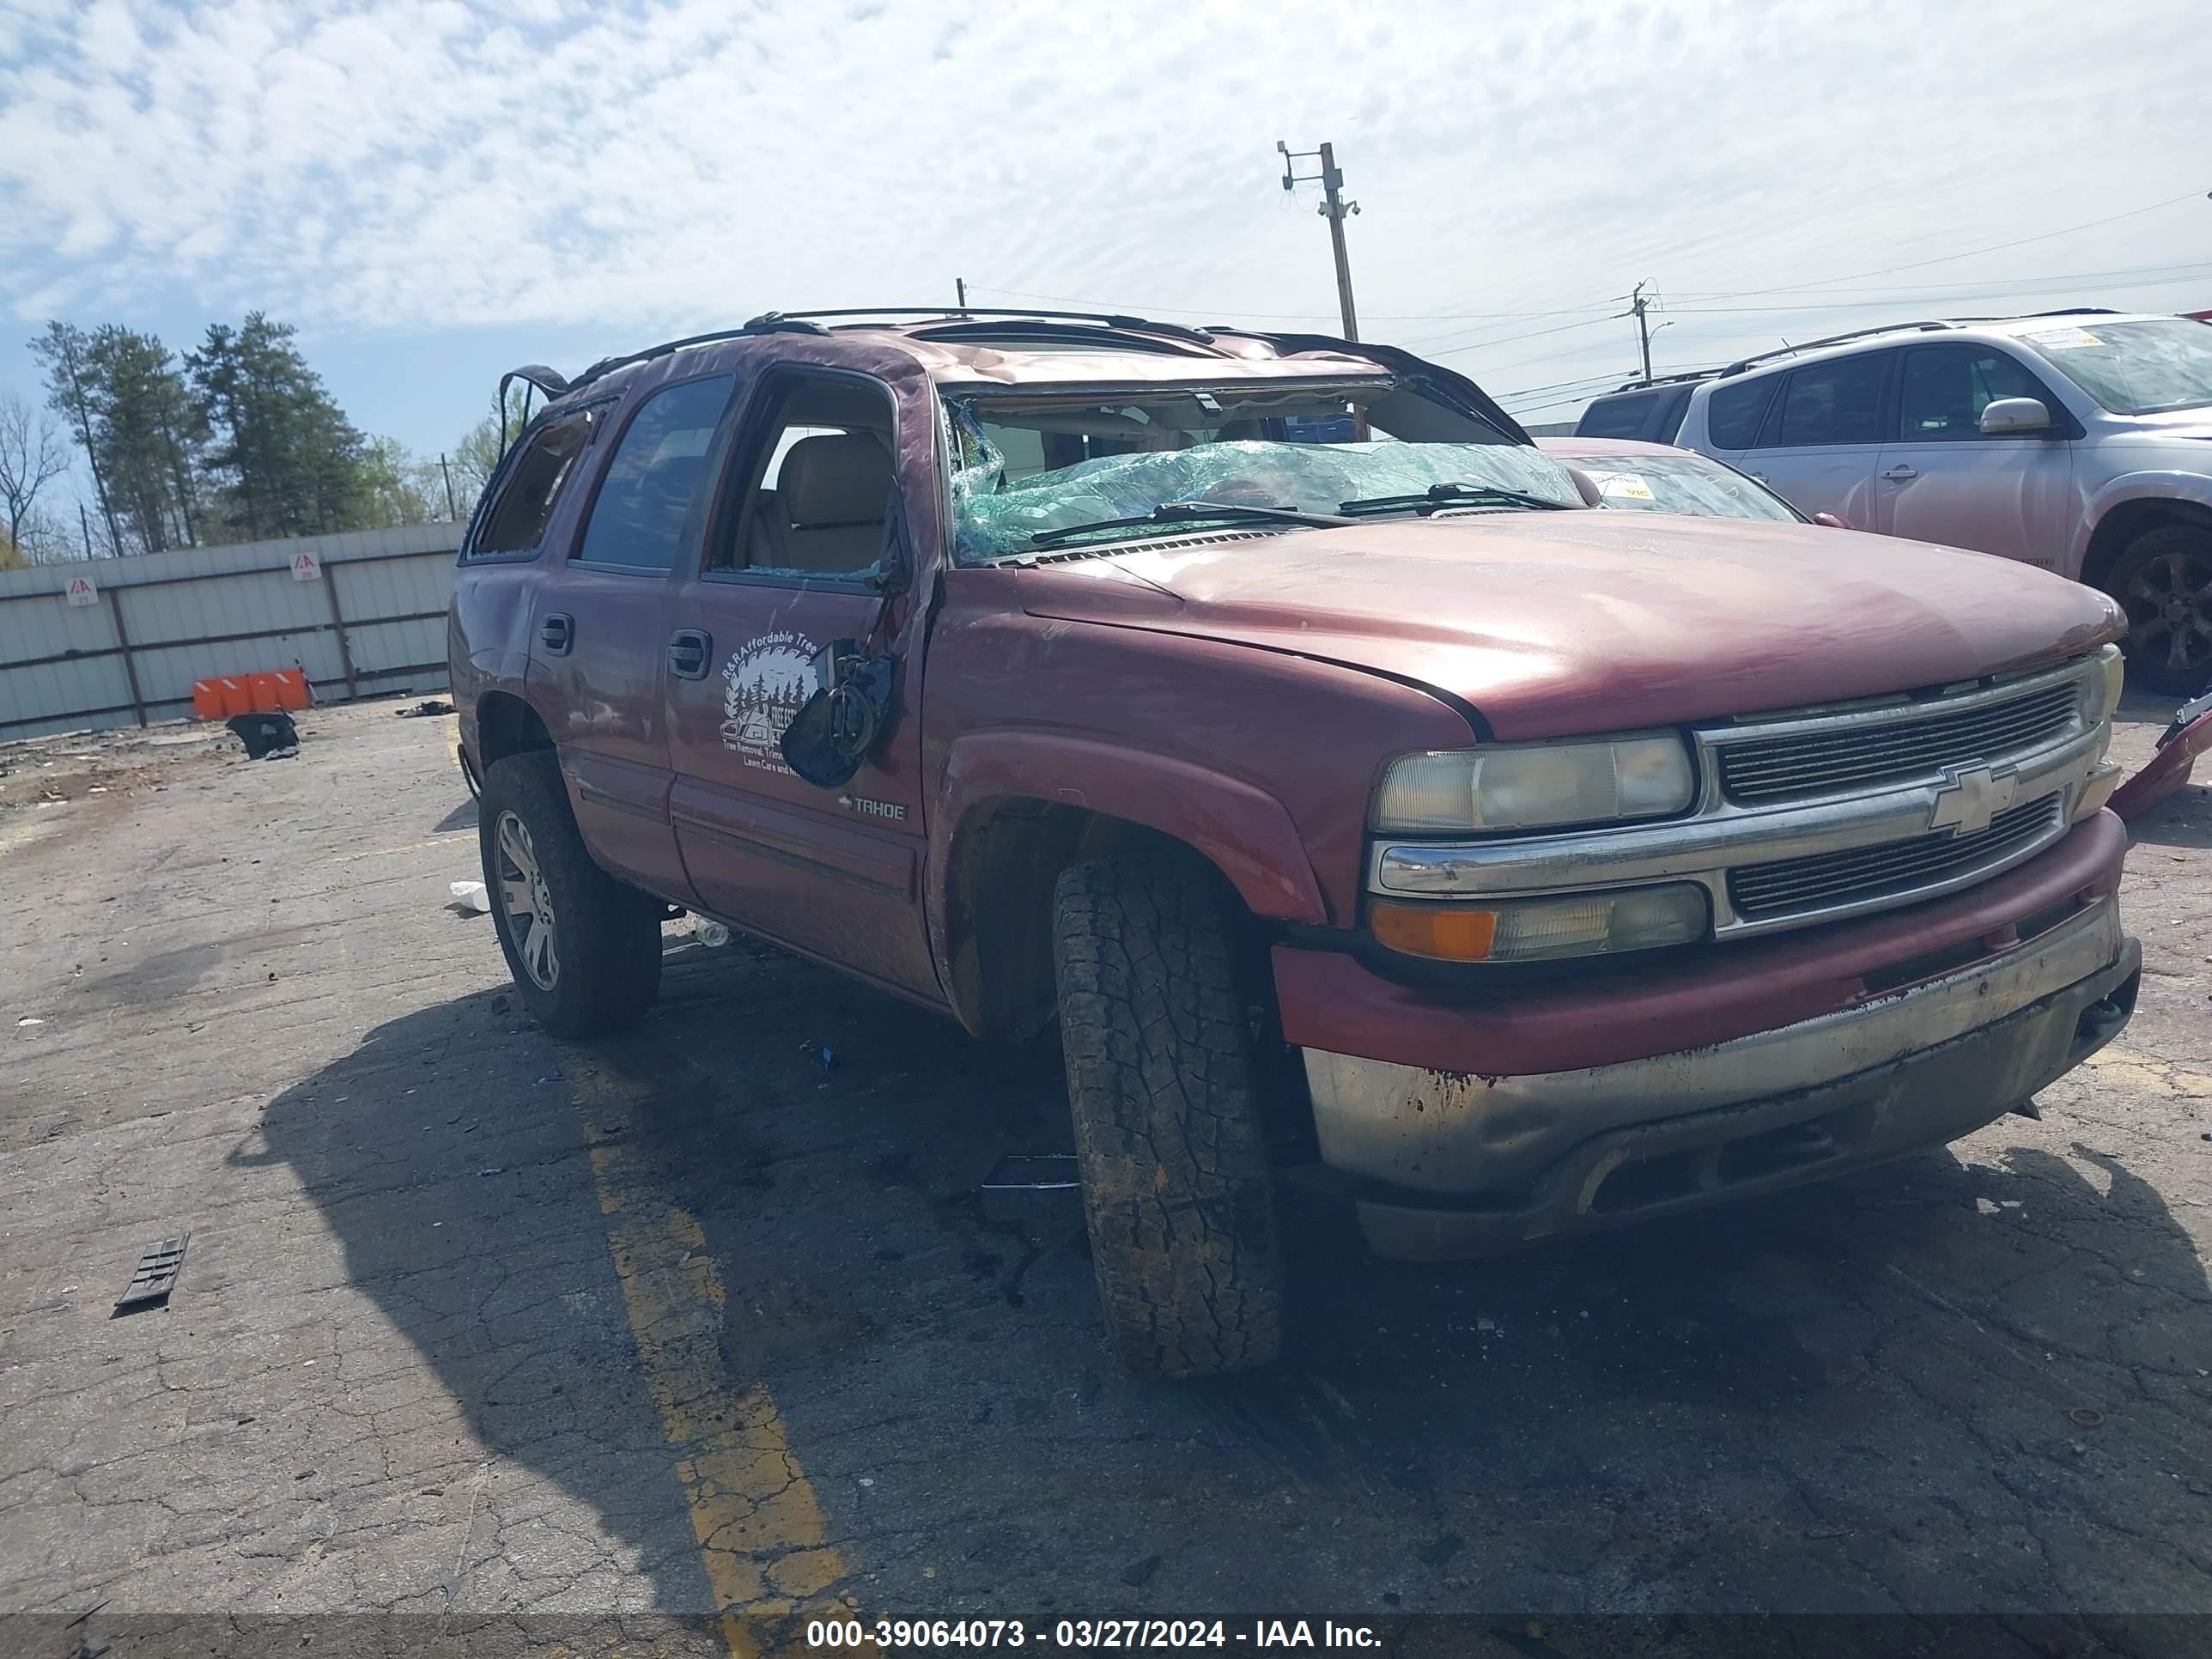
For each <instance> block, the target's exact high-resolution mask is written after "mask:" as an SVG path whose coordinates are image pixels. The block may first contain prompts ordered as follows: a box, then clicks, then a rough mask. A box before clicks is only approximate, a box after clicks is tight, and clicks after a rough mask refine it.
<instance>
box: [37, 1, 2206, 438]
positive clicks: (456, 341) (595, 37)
mask: <svg viewBox="0 0 2212 1659" xmlns="http://www.w3.org/2000/svg"><path fill="white" fill-rule="evenodd" d="M2208 84H2212V29H2208V28H2207V27H2205V18H2204V16H2203V10H2202V7H2201V5H2199V4H2196V3H2192V0H2102V3H2099V4H2096V5H2089V4H2086V3H2083V0H2003V3H1983V0H1953V3H1948V4H1941V5H1938V4H1931V3H1928V0H1911V3H1896V0H1855V3H1827V0H1744V3H1735V0H1694V3H1693V0H1686V3H1679V4H1678V3H1662V0H1644V3H1637V0H1623V3H1604V0H1522V3H1519V4H1516V5H1510V6H1509V5H1505V4H1502V3H1495V0H1492V3H1480V4H1477V3H1469V0H1456V3H1447V4H1443V5H1437V6H1430V5H1427V4H1423V3H1416V0H1367V3H1364V4H1358V3H1344V0H1334V3H1329V4H1326V5H1322V4H1307V3H1302V0H1257V3H1250V4H1245V3H1212V4H1206V3H1198V0H1111V3H1100V4H1090V5H1085V4H1081V3H1073V0H1051V3H1044V4H1035V5H1032V4H1027V3H1019V0H1002V3H998V4H994V5H975V4H957V5H956V4H949V3H927V0H912V3H908V0H884V3H848V4H833V3H825V0H754V3H750V4H738V3H731V0H710V3H694V0H634V3H628V4H623V5H619V6H617V5H587V4H581V3H575V0H501V3H498V4H496V5H484V6H476V5H471V4H465V3H459V0H275V3H264V0H213V3H204V4H190V3H187V4H167V5H155V4H146V3H136V0H96V3H93V4H89V5H81V4H69V3H64V0H0V224H4V225H5V226H6V227H7V228H8V230H9V244H10V246H9V251H8V253H7V256H6V257H5V258H4V259H0V310H4V312H5V313H7V322H8V327H9V331H10V334H9V336H8V337H0V390H13V391H15V392H23V393H30V392H35V391H36V386H35V380H34V377H33V368H32V366H31V363H30V362H29V360H28V358H27V355H26V354H25V353H24V352H23V351H22V350H21V349H20V344H19V343H20V342H21V340H23V339H26V338H27V337H28V336H29V335H31V334H32V333H33V332H34V331H36V329H37V328H38V327H39V326H40V325H41V324H42V323H43V322H44V320H45V319H47V318H49V317H64V318H68V319H73V320H75V321H77V322H79V323H82V324H86V325H92V324H94V323H98V322H103V321H118V322H126V323H130V324H132V325H137V326H139V327H142V328H151V329H154V330H155V331H158V332H160V334H161V336H162V337H163V338H164V339H166V340H167V341H168V342H170V343H171V344H173V345H174V346H176V347H178V348H179V349H182V348H184V347H185V346H187V345H189V344H190V343H192V342H193V341H194V340H195V339H196V338H197V337H198V336H199V334H200V333H201V332H202V331H203V330H204V328H205V326H206V325H207V324H208V322H209V321H210V320H211V319H235V318H236V317H238V316H239V315H240V314H241V313H244V312H245V311H246V310H248V309H252V308H257V307H258V308H262V309H265V310H267V311H269V312H270V313H272V314H274V315H276V316H277V317H280V318H283V319H289V320H292V321H294V322H296V323H297V324H298V325H300V327H301V332H302V337H303V340H304V342H305V344H306V347H307V352H308V355H309V356H310V358H311V360H312V361H313V362H314V363H315V364H316V365H317V366H318V367H319V368H321V369H322V370H323V371H324V373H325V376H326V378H327V379H328V380H329V381H330V383H331V386H332V388H333V390H334V391H335V392H337V396H338V398H339V399H340V401H341V402H342V403H343V404H344V405H345V406H346V407H347V409H348V410H349V412H351V414H352V415H353V416H354V417H355V419H356V422H357V423H358V424H360V425H361V426H362V427H363V428H366V429H368V430H369V431H371V432H377V433H389V434H392V435H397V436H398V437H400V438H402V439H404V440H405V441H407V442H409V443H410V444H411V445H413V446H415V447H416V448H418V449H420V450H423V451H425V452H429V453H435V451H436V450H437V449H439V448H440V447H441V446H443V445H445V444H446V443H448V442H450V441H451V440H452V439H453V437H454V436H456V435H458V434H459V432H460V431H461V430H462V429H463V428H465V427H466V426H467V425H468V424H469V422H471V420H472V419H473V418H474V416H475V415H476V414H477V411H478V410H481V409H483V408H484V407H486V406H487V400H488V398H489V389H490V386H491V382H492V381H493V380H494V379H495V377H496V376H497V374H498V373H499V372H500V371H501V369H502V368H507V367H510V366H512V365H513V364H514V363H516V362H526V361H531V360H542V361H547V362H553V363H555V364H556V365H558V366H561V367H564V368H571V369H573V368H577V367H579V366H580V365H581V364H582V363H584V362H586V361H588V360H589V359H591V358H592V357H595V356H599V355H600V354H602V353H603V352H605V351H608V350H611V349H620V348H626V347H632V346H635V345H638V344H641V343H647V342H649V341H651V340H653V339H656V338H661V337H667V336H670V335H671V334H677V333H682V332H688V331H696V330H700V329H703V328H708V327H714V326H718V325H726V324H728V323H731V322H734V321H740V320H742V319H744V318H745V317H748V316H750V315H751V314H753V313H756V312H758V311H761V310H764V309H767V308H769V307H779V308H784V309H796V308H799V307H805V306H809V305H814V306H829V305H852V304H858V303H866V302H868V301H875V302H878V303H909V304H914V303H935V302H937V301H940V300H947V301H949V300H950V299H951V295H952V293H953V282H954V279H955V278H956V277H960V276H964V277H965V278H966V279H967V280H968V283H969V293H970V296H971V299H972V300H973V301H975V302H976V303H981V304H987V303H1000V304H1006V305H1019V304H1043V303H1052V304H1057V305H1064V306H1071V307H1078V308H1099V309H1106V308H1112V309H1128V310H1137V311H1141V312H1146V313H1152V314H1155V315H1158V316H1161V317H1164V318H1169V319H1176V320H1182V321H1204V320H1210V319H1225V320H1248V321H1250V320H1257V321H1262V322H1268V323H1279V324H1280V325H1283V326H1285V327H1304V326H1314V327H1327V326H1330V325H1333V322H1334V284H1333V281H1332V278H1331V273H1330V266H1329V259H1328V235H1327V229H1326V227H1325V225H1324V224H1323V222H1322V220H1321V219H1320V218H1318V217H1317V216H1316V212H1315V205H1314V191H1313V189H1312V187H1311V186H1303V187H1301V188H1300V189H1299V190H1298V191H1297V192H1296V193H1295V194H1293V195H1290V196H1286V195H1285V192H1284V191H1283V190H1282V188H1281V186H1280V182H1279V181H1280V173H1281V167H1280V162H1279V157H1278V156H1277V155H1276V154H1275V149H1274V146H1275V141H1276V140H1277V139H1278V138H1287V139H1289V140H1290V141H1291V146H1292V148H1293V149H1310V148H1311V147H1312V146H1313V145H1315V144H1316V143H1318V142H1319V141H1320V140H1322V139H1324V138H1327V139H1331V140H1334V143H1335V144H1336V146H1337V154H1338V160H1339V162H1340V165H1341V166H1342V167H1343V168H1344V170H1345V173H1346V179H1347V191H1348V194H1349V195H1350V196H1351V197H1352V198H1353V199H1355V200H1356V201H1358V204H1359V205H1360V210H1361V211H1360V214H1359V216H1358V218H1356V219H1354V220H1352V222H1351V225H1350V234H1351V241H1352V272H1353V278H1354V283H1355V285H1356V288H1357V290H1358V300H1359V304H1360V309H1361V313H1362V321H1363V324H1364V330H1365V331H1366V332H1367V334H1368V335H1369V336H1370V337H1375V338H1387V339H1390V340H1393V341H1396V342H1399V343H1405V344H1410V345H1413V346H1415V347H1416V348H1419V349H1424V350H1427V351H1429V352H1431V353H1433V354H1436V355H1439V356H1447V357H1448V360H1449V361H1450V362H1453V363H1454V364H1455V365H1457V366H1459V367H1461V368H1466V369H1468V370H1470V371H1471V372H1473V373H1474V374H1475V375H1476V377H1477V378H1478V379H1480V380H1482V382H1483V383H1484V384H1485V385H1486V386H1488V387H1490V388H1491V389H1492V391H1493V392H1498V393H1500V394H1503V395H1505V396H1506V400H1507V402H1508V403H1509V404H1510V406H1512V407H1513V408H1515V409H1516V410H1518V411H1520V412H1522V413H1523V414H1524V416H1525V417H1526V418H1528V419H1529V420H1531V421H1546V420H1554V419H1559V418H1565V417H1567V416H1571V415H1572V414H1573V412H1574V410H1575V409H1576V407H1577V404H1578V402H1579V398H1577V392H1581V393H1583V395H1587V387H1588V386H1589V385H1590V384H1593V383H1594V377H1610V376H1617V375H1619V374H1621V373H1622V372H1624V371H1626V370H1627V369H1629V368H1632V365H1633V363H1634V361H1635V335H1634V330H1633V326H1632V325H1631V324H1630V323H1629V322H1627V321H1626V320H1623V319H1616V318H1615V317H1614V316H1613V314H1612V313H1617V312H1619V311H1620V310H1622V309H1623V303H1622V301H1621V299H1620V297H1619V296H1624V295H1626V294H1627V293H1628V291H1629V289H1630V288H1631V286H1632V284H1634V283H1636V282H1638V280H1644V281H1647V282H1648V283H1650V284H1651V285H1652V288H1653V289H1655V290H1656V293H1657V294H1658V295H1660V296H1661V298H1662V302H1663V305H1664V307H1665V309H1664V311H1663V313H1661V314H1660V315H1659V316H1657V317H1656V318H1655V320H1656V321H1658V322H1661V323H1663V324H1665V325H1666V326H1664V327H1662V329H1661V331H1660V332H1659V333H1658V335H1657V336H1656V339H1655V342H1654V354H1655V356H1656V359H1657V361H1658V364H1659V366H1660V367H1661V368H1662V369H1664V368H1680V367H1692V366H1701V365H1705V364H1710V363H1713V362H1720V361H1724V360H1725V359H1727V358H1728V357H1729V356H1734V355H1736V354H1738V353H1740V352H1741V351H1743V350H1746V349H1759V348H1761V347H1764V346H1766V345H1770V344H1773V343H1778V342H1779V341H1780V340H1782V339H1784V338H1792V337H1794V338H1798V339H1802V338H1804V337H1808V335H1812V334H1816V333H1825V332H1832V331H1836V330H1838V329H1841V328H1844V327H1849V326H1852V325H1858V324H1862V323H1868V322H1873V321H1878V320H1881V319H1887V318H1893V317H1895V318H1909V317H1917V316H1925V315H1930V314H1939V315H1940V314H1945V313H1951V314H1957V313H1962V312H1975V313H1988V312H2002V311H2018V310H2033V309H2040V308H2043V307H2047V306H2057V305H2066V304H2104V305H2114V306H2122V307H2141V308H2146V309H2162V310H2178V309H2201V308H2204V307H2212V200H2207V199H2206V197H2205V192H2206V191H2208V190H2212V103H2208V100H2207V98H2206V95H2205V88H2206V87H2207V86H2208Z"/></svg>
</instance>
